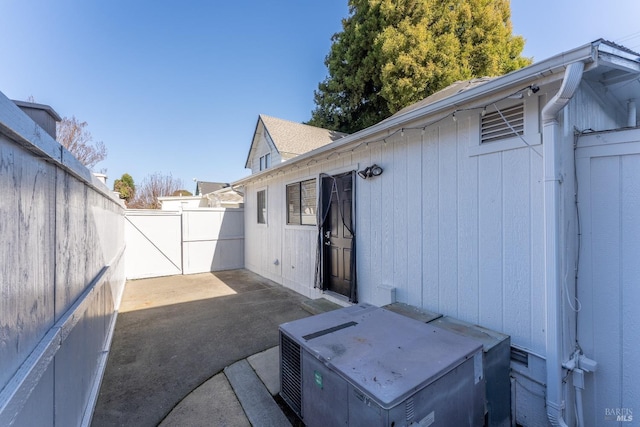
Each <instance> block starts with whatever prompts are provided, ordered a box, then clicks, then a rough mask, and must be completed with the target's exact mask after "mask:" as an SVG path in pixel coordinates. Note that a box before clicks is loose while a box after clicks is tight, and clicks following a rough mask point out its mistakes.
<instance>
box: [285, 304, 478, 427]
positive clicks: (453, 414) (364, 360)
mask: <svg viewBox="0 0 640 427" xmlns="http://www.w3.org/2000/svg"><path fill="white" fill-rule="evenodd" d="M280 379H281V392H280V394H281V396H282V397H283V399H284V400H285V401H286V402H287V403H288V404H289V406H291V408H292V409H293V410H294V411H295V412H296V413H297V414H298V416H299V417H300V418H301V419H302V421H303V422H304V423H305V424H306V425H307V426H311V427H313V426H322V427H327V426H347V425H349V426H367V427H369V426H394V427H401V426H411V425H415V426H425V427H426V426H453V425H455V426H467V425H468V426H478V425H482V424H483V422H484V402H485V382H484V376H483V365H482V345H481V344H479V343H478V342H477V341H474V340H472V339H469V338H467V337H464V336H461V335H458V334H454V333H452V332H450V331H447V330H444V329H442V328H438V327H435V326H432V325H429V324H426V323H423V322H419V321H416V320H413V319H410V318H407V317H404V316H402V315H399V314H396V313H393V312H391V311H388V310H385V309H381V308H378V307H375V306H372V305H368V304H359V305H355V306H351V307H348V308H344V309H340V310H335V311H331V312H328V313H324V314H320V315H317V316H313V317H308V318H305V319H301V320H297V321H294V322H290V323H285V324H283V325H280Z"/></svg>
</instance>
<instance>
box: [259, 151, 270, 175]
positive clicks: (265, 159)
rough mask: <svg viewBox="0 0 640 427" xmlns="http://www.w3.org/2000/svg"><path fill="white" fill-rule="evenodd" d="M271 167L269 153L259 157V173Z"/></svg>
mask: <svg viewBox="0 0 640 427" xmlns="http://www.w3.org/2000/svg"><path fill="white" fill-rule="evenodd" d="M270 167H271V153H266V154H264V155H262V156H260V171H263V170H267V169H269V168H270Z"/></svg>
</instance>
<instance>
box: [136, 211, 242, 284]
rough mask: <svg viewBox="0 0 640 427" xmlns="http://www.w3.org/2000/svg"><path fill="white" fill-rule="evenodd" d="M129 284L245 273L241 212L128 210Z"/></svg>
mask: <svg viewBox="0 0 640 427" xmlns="http://www.w3.org/2000/svg"><path fill="white" fill-rule="evenodd" d="M125 238H126V243H127V252H126V258H127V267H126V269H127V278H128V279H140V278H145V277H158V276H168V275H173V274H194V273H204V272H209V271H219V270H230V269H236V268H243V267H244V210H243V209H242V208H229V209H225V208H210V209H194V210H184V211H175V212H173V211H155V210H130V211H127V213H126V235H125Z"/></svg>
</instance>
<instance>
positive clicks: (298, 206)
mask: <svg viewBox="0 0 640 427" xmlns="http://www.w3.org/2000/svg"><path fill="white" fill-rule="evenodd" d="M316 203H317V202H316V180H315V178H314V179H308V180H306V181H301V182H296V183H293V184H289V185H287V224H290V225H316V223H317V222H316Z"/></svg>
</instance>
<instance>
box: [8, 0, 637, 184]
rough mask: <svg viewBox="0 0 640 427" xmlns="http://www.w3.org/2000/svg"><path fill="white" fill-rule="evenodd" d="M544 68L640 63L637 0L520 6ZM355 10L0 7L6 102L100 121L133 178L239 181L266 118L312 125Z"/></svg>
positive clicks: (307, 1)
mask: <svg viewBox="0 0 640 427" xmlns="http://www.w3.org/2000/svg"><path fill="white" fill-rule="evenodd" d="M511 10H512V22H513V27H514V34H519V35H522V36H524V37H525V39H526V40H527V44H526V46H525V51H524V54H525V55H526V56H532V57H534V59H535V60H542V59H545V58H548V57H550V56H553V55H555V54H558V53H561V52H563V51H566V50H569V49H572V48H574V47H578V46H580V45H583V44H585V43H588V42H590V41H593V40H595V39H597V38H600V37H603V38H606V39H608V40H612V41H615V42H619V43H621V44H623V45H625V46H627V47H630V48H634V49H636V50H640V24H638V19H637V17H638V16H640V2H638V1H637V0H612V1H611V2H602V1H593V0H570V1H569V0H567V1H563V0H556V1H553V2H552V1H550V0H538V1H535V2H533V1H531V0H513V1H512V3H511ZM347 14H348V7H347V0H270V1H253V0H251V1H250V0H247V1H241V0H240V1H235V2H226V1H225V2H213V1H204V0H202V1H178V0H175V1H169V0H154V1H149V0H137V1H131V0H108V1H86V0H84V1H83V0H56V1H50V0H0V22H1V24H0V58H2V60H1V62H0V91H2V92H3V93H4V94H5V95H6V96H8V97H9V98H11V99H21V100H26V99H27V98H28V97H29V96H33V97H34V98H35V100H36V102H39V103H43V104H48V105H51V106H52V107H53V108H54V109H55V110H56V111H57V112H58V113H59V114H60V115H61V116H72V115H75V116H76V117H77V118H78V119H79V120H83V121H87V122H88V129H89V131H90V132H91V133H92V135H93V137H94V139H95V140H101V141H103V142H104V143H105V145H106V146H107V149H108V151H109V153H108V157H107V159H106V160H105V161H103V162H101V163H99V164H98V165H97V166H96V170H99V169H103V168H106V169H107V174H108V175H109V181H108V185H109V186H110V187H111V186H112V185H113V180H114V179H116V178H118V177H120V176H121V175H122V174H123V173H125V172H126V173H129V174H131V175H132V176H133V178H134V180H135V181H136V182H137V183H140V182H141V181H142V179H143V178H144V177H145V176H147V175H149V174H152V173H162V174H172V175H173V176H174V177H175V178H179V179H181V180H182V181H183V183H184V187H185V188H186V189H188V190H190V191H194V189H195V185H194V183H193V181H192V179H193V178H197V179H198V180H202V181H225V182H230V181H234V180H237V179H239V178H241V177H243V176H246V175H248V173H249V171H248V170H246V169H244V164H245V160H246V156H247V151H248V149H249V145H250V143H251V137H252V135H253V131H254V128H255V124H256V121H257V117H258V114H267V115H271V116H275V117H280V118H283V119H287V120H292V121H297V122H302V121H305V120H308V119H309V117H310V114H311V110H312V109H313V108H314V104H313V91H314V89H316V87H317V84H318V82H320V81H321V80H323V79H324V78H325V76H326V69H325V66H324V58H325V56H326V55H327V53H328V52H329V49H330V47H331V36H332V34H334V33H335V32H337V31H340V30H341V19H342V18H344V17H346V16H347Z"/></svg>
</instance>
